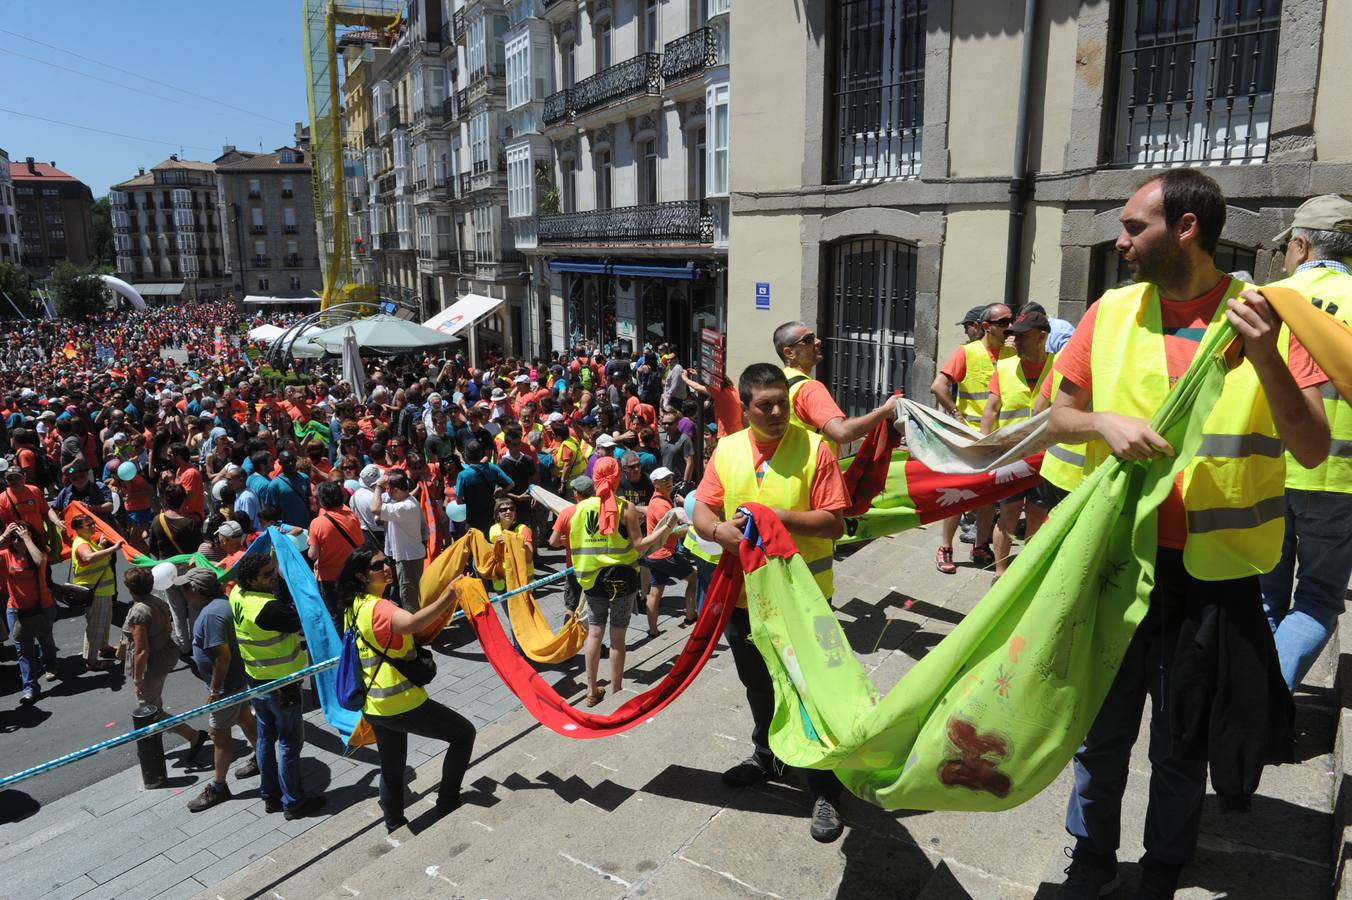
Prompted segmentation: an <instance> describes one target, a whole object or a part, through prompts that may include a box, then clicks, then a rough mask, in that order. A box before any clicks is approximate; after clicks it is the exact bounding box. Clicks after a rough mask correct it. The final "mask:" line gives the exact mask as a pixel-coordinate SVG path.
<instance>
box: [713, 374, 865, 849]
mask: <svg viewBox="0 0 1352 900" xmlns="http://www.w3.org/2000/svg"><path fill="white" fill-rule="evenodd" d="M737 391H738V393H739V394H740V395H741V399H742V405H743V406H745V407H746V416H747V420H748V421H749V422H750V423H751V427H750V428H747V429H744V430H742V431H739V432H737V433H735V434H730V435H728V436H727V437H725V438H723V439H722V440H721V441H719V442H718V447H717V448H715V450H714V455H713V458H712V459H711V460H710V464H709V465H708V466H706V467H705V469H704V477H703V479H702V480H701V481H700V484H699V487H698V488H697V489H696V492H695V510H694V512H695V515H694V530H695V531H696V532H698V534H699V537H700V538H701V539H702V540H704V541H706V542H711V543H717V544H720V545H722V547H723V549H724V551H726V552H730V553H734V554H735V553H737V547H738V544H739V543H740V541H741V539H742V529H743V528H744V527H745V525H746V517H745V516H742V515H740V514H738V512H737V510H738V507H740V506H741V505H742V504H743V503H747V502H756V503H762V504H764V505H766V506H768V507H770V508H771V509H773V510H774V511H775V513H776V514H777V515H778V516H779V518H780V519H781V521H783V523H784V526H785V528H787V529H788V531H789V533H790V534H791V535H792V536H793V540H794V543H795V544H796V545H797V547H798V551H799V553H800V554H801V555H802V557H803V561H804V562H805V563H807V567H808V569H809V570H810V571H811V572H812V573H813V575H814V576H815V578H816V581H817V585H818V587H820V588H821V591H822V595H823V596H825V597H827V598H830V596H831V594H832V592H833V588H834V581H833V578H832V571H831V561H832V548H833V542H834V541H835V540H836V539H837V538H839V537H840V535H841V533H842V532H843V531H844V528H845V518H844V510H845V507H846V506H847V505H848V504H849V500H848V498H847V497H846V494H845V481H844V479H843V478H842V477H841V474H840V466H839V464H838V463H837V462H836V457H835V453H834V452H833V451H832V450H831V448H830V447H829V446H827V445H826V442H825V441H823V440H822V438H821V437H820V436H819V435H817V434H815V433H814V432H811V431H809V430H808V429H806V428H804V427H803V426H801V425H795V424H794V423H793V422H792V416H791V413H790V412H789V409H790V401H789V386H788V383H787V379H786V378H785V377H784V372H783V371H782V370H781V369H779V368H778V367H776V366H773V365H770V364H769V363H755V364H754V365H751V366H748V367H747V369H746V371H745V372H743V373H742V377H741V379H740V380H739V382H738V385H737ZM726 636H727V639H728V645H729V646H730V647H731V648H732V660H733V664H734V665H736V667H737V676H738V677H739V678H740V679H741V680H742V685H743V687H745V688H746V700H747V705H748V706H750V707H751V720H752V728H751V743H752V746H753V747H754V748H755V752H754V753H753V755H752V756H751V757H750V758H749V759H746V760H744V761H743V762H741V763H739V764H737V765H736V766H734V767H732V768H731V769H729V770H728V771H726V772H724V773H723V781H724V783H725V784H727V785H729V786H730V787H747V786H749V785H752V784H755V783H757V782H759V781H762V780H764V779H766V778H769V777H771V776H772V775H773V774H776V773H777V772H778V771H780V770H781V769H782V763H779V761H778V760H776V759H775V757H774V754H773V753H771V751H770V743H769V735H770V720H771V718H772V717H773V715H774V707H775V694H774V685H773V683H772V682H771V680H770V672H769V670H768V669H766V667H765V661H764V660H763V659H762V658H761V655H760V651H758V650H757V649H756V645H755V644H753V643H752V642H751V619H750V615H749V613H748V612H747V609H746V594H745V592H743V594H742V596H741V597H740V598H738V601H737V609H735V610H734V611H733V613H732V618H731V619H730V620H729V622H728V626H727V633H726ZM805 774H806V777H807V783H808V788H809V789H810V790H811V791H812V792H813V794H814V803H813V810H812V826H811V834H812V837H814V838H815V839H817V840H819V841H834V840H835V839H836V838H838V837H839V836H840V833H841V823H840V814H839V813H838V812H837V811H836V804H837V802H838V800H839V797H840V792H841V784H840V781H839V780H838V779H837V778H836V777H835V775H834V774H833V773H831V772H829V771H821V770H817V769H809V770H806V773H805Z"/></svg>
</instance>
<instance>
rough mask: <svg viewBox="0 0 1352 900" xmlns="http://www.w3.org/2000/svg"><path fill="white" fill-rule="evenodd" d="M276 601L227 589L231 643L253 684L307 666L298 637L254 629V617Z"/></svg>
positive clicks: (255, 626)
mask: <svg viewBox="0 0 1352 900" xmlns="http://www.w3.org/2000/svg"><path fill="white" fill-rule="evenodd" d="M276 599H277V598H276V597H274V596H272V595H271V594H262V593H259V592H257V591H246V590H242V589H241V588H240V587H239V586H238V585H236V586H235V587H233V588H231V589H230V615H231V617H232V618H233V619H234V621H235V640H236V642H238V644H239V655H240V658H241V659H242V660H243V661H244V674H245V675H248V676H249V677H250V678H252V679H253V680H254V681H272V680H274V679H277V678H282V677H284V676H286V675H290V674H291V673H292V672H299V671H300V670H301V669H303V668H305V667H306V666H308V665H309V664H310V657H309V654H307V653H306V652H305V650H304V649H302V648H301V645H300V635H298V634H288V633H285V632H281V631H269V630H268V629H266V628H260V627H258V623H257V619H258V614H259V613H260V612H261V611H262V610H263V607H264V606H266V605H267V604H269V603H272V602H273V601H274V600H276Z"/></svg>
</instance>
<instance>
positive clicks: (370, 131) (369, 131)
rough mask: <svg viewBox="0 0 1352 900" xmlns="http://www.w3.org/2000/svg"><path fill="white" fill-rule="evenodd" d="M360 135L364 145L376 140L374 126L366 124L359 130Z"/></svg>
mask: <svg viewBox="0 0 1352 900" xmlns="http://www.w3.org/2000/svg"><path fill="white" fill-rule="evenodd" d="M361 137H362V141H363V144H362V146H364V147H369V146H371V145H372V144H374V143H375V142H376V126H374V125H367V126H366V127H365V128H363V129H362V130H361Z"/></svg>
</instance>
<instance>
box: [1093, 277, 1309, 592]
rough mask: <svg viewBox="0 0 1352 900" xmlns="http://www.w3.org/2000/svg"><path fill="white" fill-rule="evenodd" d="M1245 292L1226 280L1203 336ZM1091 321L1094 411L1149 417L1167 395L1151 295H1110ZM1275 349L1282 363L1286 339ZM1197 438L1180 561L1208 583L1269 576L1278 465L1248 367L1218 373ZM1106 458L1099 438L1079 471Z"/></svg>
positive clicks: (1278, 521) (1281, 488) (1133, 290)
mask: <svg viewBox="0 0 1352 900" xmlns="http://www.w3.org/2000/svg"><path fill="white" fill-rule="evenodd" d="M1247 287H1248V285H1246V284H1244V283H1243V282H1240V281H1238V280H1235V279H1232V280H1231V282H1230V284H1229V287H1228V289H1227V290H1226V292H1225V296H1223V297H1222V298H1221V301H1220V303H1219V304H1217V308H1216V312H1215V314H1214V315H1213V317H1212V320H1211V324H1210V326H1209V328H1208V332H1209V331H1210V330H1211V329H1214V328H1218V327H1220V323H1222V322H1223V321H1224V315H1225V311H1226V301H1227V300H1229V299H1231V298H1233V297H1236V296H1238V295H1239V292H1240V291H1242V290H1244V289H1245V288H1247ZM1096 316H1097V318H1096V320H1095V324H1094V346H1093V348H1092V349H1091V351H1090V365H1091V369H1092V372H1093V403H1094V408H1095V409H1099V410H1111V411H1113V412H1116V413H1120V414H1122V415H1128V416H1137V417H1140V418H1150V417H1151V416H1153V415H1154V413H1155V411H1156V410H1158V409H1159V408H1160V406H1162V405H1163V403H1164V400H1165V398H1166V397H1167V396H1168V395H1169V391H1170V384H1169V370H1168V364H1167V362H1166V357H1165V350H1164V328H1163V325H1162V323H1161V310H1160V299H1159V293H1158V291H1157V290H1156V289H1155V287H1154V286H1153V285H1149V284H1137V285H1132V286H1130V287H1126V288H1121V289H1118V290H1111V291H1108V292H1107V293H1105V294H1104V295H1103V298H1102V299H1101V300H1099V304H1098V312H1097V313H1096ZM1202 341H1203V342H1205V341H1206V338H1205V337H1203V338H1202ZM1278 344H1279V349H1280V351H1281V354H1282V357H1283V358H1285V357H1286V351H1287V346H1288V341H1287V339H1286V337H1285V336H1283V338H1282V339H1281V340H1279V342H1278ZM1203 433H1204V438H1203V444H1202V447H1201V448H1200V449H1199V451H1198V454H1197V455H1196V456H1195V457H1194V458H1193V459H1192V461H1191V462H1190V463H1188V466H1187V468H1186V469H1184V471H1183V505H1184V508H1185V509H1186V511H1187V524H1188V540H1187V544H1186V546H1185V547H1184V550H1183V562H1184V564H1185V565H1186V566H1187V569H1188V571H1189V572H1190V573H1191V574H1192V575H1193V576H1194V577H1196V578H1200V579H1203V580H1206V581H1221V580H1225V579H1231V578H1242V577H1245V576H1248V575H1259V574H1262V573H1264V572H1268V571H1271V570H1272V567H1273V566H1275V565H1276V564H1277V560H1278V558H1279V557H1280V556H1281V549H1282V535H1283V532H1284V529H1285V523H1284V521H1283V519H1284V517H1283V514H1282V512H1283V510H1284V509H1285V505H1284V504H1285V497H1286V492H1285V482H1286V463H1285V461H1284V460H1283V458H1282V456H1281V455H1280V453H1279V450H1280V447H1281V443H1280V439H1279V438H1278V436H1277V427H1276V424H1275V423H1274V422H1273V420H1272V412H1271V410H1270V409H1269V408H1268V404H1267V399H1266V397H1265V396H1264V395H1263V393H1262V388H1261V386H1260V385H1259V383H1258V373H1257V372H1256V371H1255V370H1254V367H1253V365H1252V364H1251V363H1250V362H1248V361H1247V360H1244V361H1241V362H1240V363H1239V364H1238V365H1236V366H1234V367H1233V368H1230V369H1229V370H1228V371H1227V372H1226V375H1225V384H1224V387H1223V388H1222V390H1221V396H1220V399H1219V400H1218V401H1217V402H1216V405H1215V407H1213V408H1212V410H1211V412H1210V413H1209V414H1208V415H1207V418H1206V422H1205V423H1204V425H1203ZM1107 455H1108V448H1107V445H1106V444H1105V443H1104V442H1103V441H1102V440H1097V441H1092V442H1090V444H1089V445H1088V449H1087V451H1086V457H1087V459H1086V462H1085V467H1086V471H1092V470H1093V468H1094V467H1095V466H1096V465H1097V464H1098V463H1100V462H1102V461H1103V460H1104V459H1106V458H1107Z"/></svg>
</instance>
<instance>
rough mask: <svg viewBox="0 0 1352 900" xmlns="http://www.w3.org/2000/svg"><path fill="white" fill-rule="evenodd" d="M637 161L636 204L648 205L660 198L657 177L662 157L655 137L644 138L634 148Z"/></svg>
mask: <svg viewBox="0 0 1352 900" xmlns="http://www.w3.org/2000/svg"><path fill="white" fill-rule="evenodd" d="M634 149H635V153H634V156H635V158H636V160H637V162H638V166H637V169H638V205H639V206H650V205H652V204H655V203H657V202H658V201H659V199H660V194H659V187H660V185H659V184H658V178H659V174H658V173H659V172H660V171H661V168H662V159H661V156H659V154H658V152H657V138H656V137H651V138H645V139H644V140H641V141H639V142H638V145H637V146H636V147H635V148H634Z"/></svg>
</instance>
